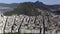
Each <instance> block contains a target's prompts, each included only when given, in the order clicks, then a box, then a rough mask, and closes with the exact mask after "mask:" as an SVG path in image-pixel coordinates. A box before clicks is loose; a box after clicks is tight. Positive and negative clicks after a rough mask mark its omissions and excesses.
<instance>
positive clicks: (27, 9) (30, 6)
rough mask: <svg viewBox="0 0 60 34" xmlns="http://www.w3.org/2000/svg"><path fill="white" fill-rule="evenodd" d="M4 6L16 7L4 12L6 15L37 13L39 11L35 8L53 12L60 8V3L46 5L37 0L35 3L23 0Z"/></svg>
mask: <svg viewBox="0 0 60 34" xmlns="http://www.w3.org/2000/svg"><path fill="white" fill-rule="evenodd" d="M1 5H2V4H1ZM3 5H4V4H3ZM3 5H2V6H3ZM4 6H10V7H17V8H15V9H14V11H12V12H6V13H4V14H6V15H8V14H9V15H12V14H26V15H38V14H39V12H38V11H37V8H39V9H41V10H42V11H43V10H46V11H50V12H53V13H55V12H56V11H58V10H60V5H46V4H44V3H42V2H39V1H37V2H35V3H34V2H24V3H18V4H16V3H14V4H5V5H4ZM56 14H58V13H56Z"/></svg>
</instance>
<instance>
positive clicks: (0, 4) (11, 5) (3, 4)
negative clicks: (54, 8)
mask: <svg viewBox="0 0 60 34" xmlns="http://www.w3.org/2000/svg"><path fill="white" fill-rule="evenodd" d="M18 5H19V3H12V4H5V3H0V6H3V7H13V8H15V7H17V6H18Z"/></svg>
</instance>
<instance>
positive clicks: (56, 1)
mask: <svg viewBox="0 0 60 34" xmlns="http://www.w3.org/2000/svg"><path fill="white" fill-rule="evenodd" d="M36 1H37V0H0V3H8V4H9V3H21V2H36ZM39 1H40V2H43V3H45V4H60V0H39Z"/></svg>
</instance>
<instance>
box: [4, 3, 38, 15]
mask: <svg viewBox="0 0 60 34" xmlns="http://www.w3.org/2000/svg"><path fill="white" fill-rule="evenodd" d="M13 14H17V15H20V14H24V15H29V16H34V15H38V11H37V10H36V8H35V7H33V4H32V3H30V2H25V3H21V4H20V5H19V6H18V7H17V8H15V9H14V11H10V12H5V13H4V15H6V16H10V15H13Z"/></svg>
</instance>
